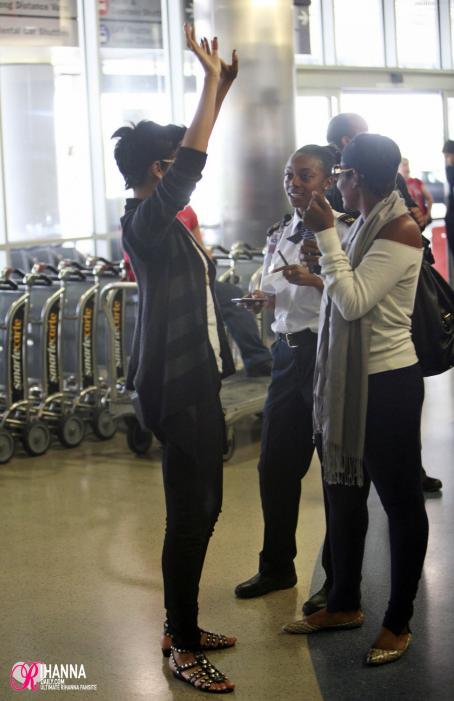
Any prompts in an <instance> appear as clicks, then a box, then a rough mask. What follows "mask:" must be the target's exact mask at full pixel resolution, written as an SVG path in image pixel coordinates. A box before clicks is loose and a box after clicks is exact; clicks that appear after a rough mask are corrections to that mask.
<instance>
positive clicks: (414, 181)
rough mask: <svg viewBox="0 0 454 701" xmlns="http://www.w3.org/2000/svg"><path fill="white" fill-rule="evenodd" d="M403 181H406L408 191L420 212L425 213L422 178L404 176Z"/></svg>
mask: <svg viewBox="0 0 454 701" xmlns="http://www.w3.org/2000/svg"><path fill="white" fill-rule="evenodd" d="M405 182H406V183H407V187H408V192H409V193H410V195H411V196H412V197H413V199H414V201H415V202H416V204H417V205H418V207H419V209H420V210H421V212H422V213H423V214H427V205H426V198H425V197H424V193H423V190H422V188H423V185H424V183H423V182H422V180H420V179H419V178H405Z"/></svg>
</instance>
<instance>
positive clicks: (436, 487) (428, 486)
mask: <svg viewBox="0 0 454 701" xmlns="http://www.w3.org/2000/svg"><path fill="white" fill-rule="evenodd" d="M421 476H422V489H423V492H439V491H440V489H441V488H442V487H443V483H442V481H441V480H439V479H438V477H429V475H428V474H427V472H426V471H425V469H424V468H422V475H421Z"/></svg>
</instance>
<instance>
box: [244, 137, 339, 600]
mask: <svg viewBox="0 0 454 701" xmlns="http://www.w3.org/2000/svg"><path fill="white" fill-rule="evenodd" d="M334 163H335V160H334V158H333V154H332V151H331V149H330V148H329V147H323V146H317V145H307V146H303V148H300V149H298V151H296V152H295V153H294V154H293V155H292V156H290V158H289V160H288V162H287V164H286V166H285V170H284V189H285V192H286V194H287V197H288V200H289V203H290V205H291V207H292V208H293V213H292V214H289V215H286V216H285V217H284V219H283V220H282V221H280V222H279V223H278V224H275V225H274V226H272V227H271V228H270V229H269V231H268V236H267V244H266V252H265V258H264V265H263V275H262V281H261V288H260V290H256V291H254V292H253V294H252V295H251V298H250V300H243V303H244V304H246V305H248V306H249V307H250V308H251V309H260V308H261V307H263V305H265V304H266V305H268V306H272V307H273V308H274V322H273V324H272V328H273V331H274V332H275V333H276V341H275V343H274V344H273V346H272V360H273V364H272V372H271V384H270V387H269V390H268V395H267V399H266V402H265V408H264V417H263V427H262V440H261V452H260V459H259V464H258V471H259V481H260V496H261V501H262V509H263V517H264V537H263V548H262V552H261V553H260V557H259V571H258V573H257V574H256V575H254V576H253V577H252V578H250V579H248V580H247V581H245V582H242V583H241V584H238V586H237V587H236V589H235V594H236V596H237V597H239V598H251V597H255V596H262V595H263V594H267V593H268V592H271V591H275V590H277V589H287V588H289V587H293V586H294V585H295V584H296V581H297V578H296V572H295V565H294V559H295V556H296V539H295V532H296V526H297V521H298V510H299V501H300V493H301V480H302V478H303V477H304V475H305V474H306V472H307V470H308V469H309V465H310V463H311V460H312V456H313V453H314V444H313V440H312V433H313V429H312V393H313V374H314V367H315V357H316V351H317V330H318V321H319V309H320V301H321V296H322V292H323V281H322V279H321V278H320V276H319V274H318V272H317V271H318V268H313V267H312V266H311V268H309V267H308V266H307V265H306V264H303V263H302V262H301V260H300V249H301V245H302V243H303V241H304V240H306V239H313V238H314V234H313V232H312V230H311V229H310V227H308V226H307V224H306V223H305V221H304V216H305V210H306V208H307V207H308V206H309V203H310V200H311V197H312V192H313V191H314V190H315V191H317V192H319V193H320V195H321V196H323V195H324V193H325V191H326V190H327V188H329V187H330V185H331V169H332V167H333V165H334ZM345 219H348V217H346V218H345ZM346 228H348V225H347V223H346V222H345V221H341V219H339V221H338V230H339V232H342V233H340V235H342V234H343V233H344V231H345V229H346Z"/></svg>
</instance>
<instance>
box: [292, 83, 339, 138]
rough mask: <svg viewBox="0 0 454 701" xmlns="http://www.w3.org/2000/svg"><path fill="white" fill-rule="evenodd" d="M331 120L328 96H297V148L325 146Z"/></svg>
mask: <svg viewBox="0 0 454 701" xmlns="http://www.w3.org/2000/svg"><path fill="white" fill-rule="evenodd" d="M330 119H331V100H330V98H329V97H328V96H326V95H297V97H296V100H295V124H296V146H297V148H300V147H301V146H304V145H305V144H325V143H326V127H327V126H328V122H329V120H330Z"/></svg>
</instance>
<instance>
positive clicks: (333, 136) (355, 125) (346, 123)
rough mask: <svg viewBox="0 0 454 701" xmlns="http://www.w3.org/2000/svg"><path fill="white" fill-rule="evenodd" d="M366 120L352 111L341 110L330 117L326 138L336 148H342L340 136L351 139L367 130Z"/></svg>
mask: <svg viewBox="0 0 454 701" xmlns="http://www.w3.org/2000/svg"><path fill="white" fill-rule="evenodd" d="M368 129H369V127H368V126H367V122H366V120H365V119H364V118H363V117H361V115H359V114H355V113H354V112H341V113H340V114H337V115H336V116H335V117H333V118H332V120H331V121H330V123H329V124H328V131H327V132H326V140H327V142H328V143H329V144H335V145H336V146H337V148H339V149H341V150H342V148H343V146H344V145H343V143H342V138H343V137H344V136H346V137H348V138H349V139H353V137H354V136H356V135H357V134H361V133H362V132H365V131H368Z"/></svg>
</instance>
